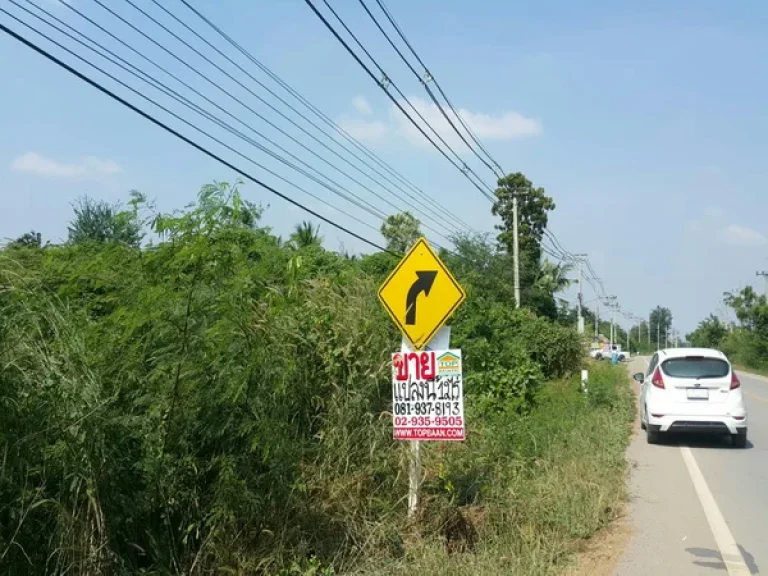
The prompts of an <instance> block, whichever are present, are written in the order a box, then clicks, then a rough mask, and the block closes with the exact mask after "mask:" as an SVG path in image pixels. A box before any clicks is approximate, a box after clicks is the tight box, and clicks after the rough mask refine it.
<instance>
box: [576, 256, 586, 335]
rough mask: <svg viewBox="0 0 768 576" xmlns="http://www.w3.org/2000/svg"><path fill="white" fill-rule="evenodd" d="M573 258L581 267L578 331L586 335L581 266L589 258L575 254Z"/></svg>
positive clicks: (577, 318) (577, 317)
mask: <svg viewBox="0 0 768 576" xmlns="http://www.w3.org/2000/svg"><path fill="white" fill-rule="evenodd" d="M573 258H574V259H575V260H576V262H577V263H578V265H579V301H578V305H577V308H578V314H577V316H576V331H577V332H578V333H579V334H584V316H583V315H582V300H583V295H582V292H581V281H582V272H581V264H582V262H583V261H584V260H585V259H586V258H587V255H586V254H574V255H573Z"/></svg>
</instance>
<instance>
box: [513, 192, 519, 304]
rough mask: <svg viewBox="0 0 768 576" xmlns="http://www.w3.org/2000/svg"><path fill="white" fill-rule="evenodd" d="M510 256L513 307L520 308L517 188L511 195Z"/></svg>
mask: <svg viewBox="0 0 768 576" xmlns="http://www.w3.org/2000/svg"><path fill="white" fill-rule="evenodd" d="M512 236H513V237H514V238H513V240H512V257H513V258H514V260H515V308H520V240H519V238H518V224H517V190H515V195H514V196H513V197H512Z"/></svg>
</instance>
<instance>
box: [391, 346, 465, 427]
mask: <svg viewBox="0 0 768 576" xmlns="http://www.w3.org/2000/svg"><path fill="white" fill-rule="evenodd" d="M392 418H393V424H394V429H393V437H394V438H395V439H396V440H436V441H445V440H464V438H465V437H466V430H465V426H464V390H463V381H462V362H461V350H458V349H456V350H428V351H424V352H396V353H395V354H393V355H392Z"/></svg>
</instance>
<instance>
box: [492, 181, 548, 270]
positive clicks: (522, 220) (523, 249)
mask: <svg viewBox="0 0 768 576" xmlns="http://www.w3.org/2000/svg"><path fill="white" fill-rule="evenodd" d="M495 194H496V198H497V200H496V202H495V203H494V204H493V209H492V212H493V215H494V216H499V217H500V218H501V224H498V225H496V229H497V230H499V235H498V236H497V240H498V242H499V244H500V245H501V246H504V247H505V248H506V250H507V252H509V253H510V254H512V252H513V242H514V234H513V223H514V218H513V211H512V204H513V200H514V197H515V195H517V199H518V200H517V206H518V237H519V247H520V259H521V261H522V260H523V259H526V260H528V261H530V262H534V263H536V264H537V265H538V263H539V260H540V259H541V237H542V235H543V234H544V230H545V229H546V227H547V222H548V221H549V217H548V215H547V213H548V212H550V211H552V210H554V209H555V203H554V201H553V200H552V198H550V197H549V196H547V195H546V194H545V190H544V188H534V187H533V184H532V183H531V181H530V180H528V179H527V178H526V177H525V176H524V175H523V174H522V173H521V172H516V173H515V174H509V175H507V176H505V177H503V178H500V179H499V181H498V188H497V189H496V192H495Z"/></svg>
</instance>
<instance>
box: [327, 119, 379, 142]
mask: <svg viewBox="0 0 768 576" xmlns="http://www.w3.org/2000/svg"><path fill="white" fill-rule="evenodd" d="M338 124H339V127H341V128H342V129H343V130H345V131H346V132H348V133H349V135H350V136H352V137H353V138H356V139H357V140H360V141H361V142H378V141H381V140H382V139H384V138H385V137H386V136H387V134H389V132H390V128H389V126H387V124H385V123H384V122H380V121H378V120H371V121H368V120H363V119H361V118H352V117H350V116H343V117H342V118H340V119H339V120H338Z"/></svg>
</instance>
